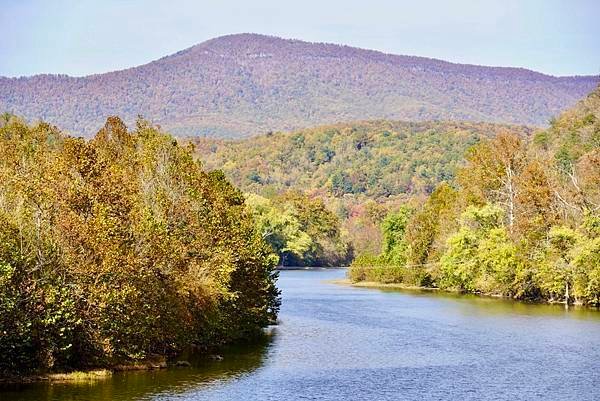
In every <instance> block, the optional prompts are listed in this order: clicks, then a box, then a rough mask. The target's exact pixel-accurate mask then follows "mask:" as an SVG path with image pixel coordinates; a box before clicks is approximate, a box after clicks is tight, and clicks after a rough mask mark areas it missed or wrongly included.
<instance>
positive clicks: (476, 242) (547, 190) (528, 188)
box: [349, 89, 600, 304]
mask: <svg viewBox="0 0 600 401" xmlns="http://www.w3.org/2000/svg"><path fill="white" fill-rule="evenodd" d="M381 231H382V236H383V241H382V247H381V252H380V253H367V252H365V253H363V254H361V255H359V257H357V258H356V259H355V260H354V262H353V264H352V267H351V269H350V271H349V275H350V278H351V279H352V280H354V281H363V280H368V281H377V282H390V283H402V284H405V285H414V286H428V287H439V288H443V289H455V290H460V291H465V292H474V293H487V294H500V295H505V296H511V297H515V298H532V299H544V300H549V301H559V302H567V303H570V302H574V303H581V304H598V303H599V302H600V89H598V90H596V91H594V92H593V93H591V94H590V95H589V96H588V97H587V98H586V99H584V100H583V101H581V102H580V103H579V104H578V105H577V106H576V107H574V108H573V109H571V110H568V111H566V112H565V113H563V114H562V115H561V116H559V118H557V119H554V120H552V121H551V126H550V128H549V129H547V130H544V131H540V132H538V133H536V134H535V135H534V136H533V137H532V138H531V139H529V138H527V137H522V136H519V135H516V134H514V133H510V132H504V133H500V134H499V135H497V136H496V137H494V138H492V139H485V140H483V141H481V142H480V143H478V144H476V145H474V146H473V147H471V148H470V149H469V150H468V151H467V152H466V155H465V165H464V166H463V167H461V168H459V169H458V171H457V175H456V179H455V180H453V181H452V182H451V183H442V184H440V185H439V186H438V187H437V188H436V189H435V190H434V191H433V193H432V194H431V195H430V196H429V197H428V198H427V200H426V201H425V202H424V203H423V204H422V205H420V206H417V207H411V206H402V207H400V208H397V209H396V210H394V211H393V212H392V213H389V214H388V215H387V216H386V217H385V218H384V219H383V221H382V223H381Z"/></svg>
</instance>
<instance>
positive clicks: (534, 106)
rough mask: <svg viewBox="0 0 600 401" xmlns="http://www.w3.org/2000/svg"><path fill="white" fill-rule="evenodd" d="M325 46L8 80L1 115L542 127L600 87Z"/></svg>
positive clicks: (246, 44)
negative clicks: (485, 123)
mask: <svg viewBox="0 0 600 401" xmlns="http://www.w3.org/2000/svg"><path fill="white" fill-rule="evenodd" d="M598 82H599V77H597V76H574V77H554V76H549V75H545V74H541V73H538V72H534V71H530V70H526V69H523V68H505V67H484V66H477V65H466V64H454V63H450V62H446V61H442V60H436V59H430V58H424V57H413V56H402V55H392V54H385V53H381V52H377V51H372V50H365V49H358V48H353V47H349V46H340V45H334V44H324V43H310V42H304V41H300V40H285V39H281V38H276V37H271V36H265V35H257V34H236V35H227V36H223V37H219V38H215V39H211V40H208V41H206V42H203V43H200V44H198V45H196V46H193V47H190V48H188V49H185V50H182V51H180V52H177V53H175V54H172V55H169V56H166V57H163V58H161V59H159V60H156V61H153V62H151V63H148V64H145V65H141V66H138V67H133V68H128V69H125V70H121V71H114V72H107V73H104V74H96V75H91V76H86V77H70V76H66V75H50V74H45V75H37V76H33V77H20V78H6V77H0V110H2V111H9V112H12V113H14V114H18V115H20V116H23V117H25V118H27V119H30V120H32V121H34V120H37V119H42V120H44V121H47V122H49V123H52V124H56V125H57V126H59V127H61V128H62V129H64V130H67V131H68V132H72V133H74V134H77V135H81V134H85V135H87V136H91V135H93V134H94V133H95V132H96V131H97V130H98V129H99V128H100V127H101V126H102V124H103V123H104V119H105V118H106V116H107V115H111V114H118V115H120V116H121V117H122V118H123V119H124V121H125V122H126V123H127V124H133V123H134V122H135V119H136V118H137V116H138V115H140V114H141V115H144V116H145V117H146V118H148V119H149V120H150V121H152V122H153V123H155V124H160V125H161V126H162V127H163V128H164V129H166V130H168V131H169V132H171V133H173V134H176V135H194V136H199V135H209V136H213V137H225V136H227V137H239V136H249V135H255V134H260V133H266V132H268V131H279V130H286V131H289V130H296V129H299V128H305V127H312V126H316V125H323V124H332V123H336V122H340V121H354V120H359V119H361V120H362V119H391V120H410V121H428V120H457V121H459V120H460V121H464V120H469V121H488V122H500V123H511V124H530V125H537V126H541V125H545V124H547V122H548V119H549V118H550V117H551V116H553V115H556V114H557V113H558V112H560V111H561V110H564V109H565V108H567V107H570V106H572V105H574V104H575V102H576V101H577V100H579V99H581V98H582V97H583V96H585V95H586V94H587V93H589V92H590V91H591V90H593V89H594V87H595V86H596V85H597V84H598Z"/></svg>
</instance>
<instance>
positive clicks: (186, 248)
mask: <svg viewBox="0 0 600 401" xmlns="http://www.w3.org/2000/svg"><path fill="white" fill-rule="evenodd" d="M275 262H276V260H275V258H274V257H273V255H272V250H271V249H270V247H269V246H268V244H267V243H266V242H265V241H263V239H262V237H261V233H259V232H258V231H257V229H256V228H255V223H254V220H253V218H252V216H251V215H250V214H249V212H248V209H247V207H246V205H245V200H244V196H243V193H242V192H240V191H239V190H238V189H236V188H235V187H233V186H232V185H231V184H230V183H229V182H228V181H227V180H226V179H225V177H224V176H223V174H222V173H220V172H213V173H207V172H205V171H204V170H202V169H201V167H200V165H199V164H198V163H197V162H195V161H194V159H193V157H192V154H191V152H190V149H186V148H183V147H180V146H179V145H178V144H177V142H176V141H175V140H174V139H173V138H172V137H171V136H169V135H167V134H164V133H162V132H161V131H160V130H158V129H156V128H154V127H152V126H151V125H149V124H148V123H146V122H144V121H142V120H139V121H138V123H137V125H136V128H135V129H134V130H132V131H128V130H127V129H126V127H125V125H124V124H123V123H122V121H121V120H119V119H118V118H115V117H111V118H109V119H108V121H107V122H106V124H105V126H104V127H103V128H102V129H101V130H100V131H99V132H98V133H97V135H96V136H95V137H94V138H93V139H92V140H90V141H86V140H84V139H81V138H74V137H70V136H67V135H64V134H62V133H61V132H60V131H58V130H57V129H56V128H53V127H51V126H50V125H48V124H45V123H40V124H36V125H33V126H28V125H26V124H25V123H24V122H22V121H21V120H20V119H18V118H16V117H14V116H11V115H8V114H5V115H3V116H2V118H1V119H0V355H1V358H0V376H2V375H4V374H16V373H39V372H45V371H49V370H50V371H51V370H71V369H76V368H79V369H85V368H89V367H94V366H108V367H111V366H113V365H114V364H116V363H125V364H127V363H132V362H136V361H140V360H144V359H145V358H147V357H149V356H154V355H162V356H168V355H171V354H173V353H176V352H179V351H182V350H183V349H184V348H186V347H189V346H191V345H196V346H199V347H206V346H215V345H219V344H222V343H224V342H227V341H231V340H235V339H239V338H246V337H249V336H253V335H254V334H256V333H257V332H258V331H259V330H260V329H261V328H262V327H264V326H266V325H267V324H270V323H272V322H273V321H274V319H275V317H276V314H277V311H278V306H279V298H278V291H277V289H276V288H275V282H274V281H275V278H276V276H275V273H274V272H273V267H274V265H275Z"/></svg>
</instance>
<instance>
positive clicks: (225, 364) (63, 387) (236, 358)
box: [0, 330, 275, 401]
mask: <svg viewBox="0 0 600 401" xmlns="http://www.w3.org/2000/svg"><path fill="white" fill-rule="evenodd" d="M274 336H275V330H271V331H270V332H269V333H267V334H265V336H264V337H262V338H260V339H258V340H256V341H253V342H252V343H240V344H236V345H232V346H229V347H227V348H225V349H223V350H222V351H220V352H219V354H220V355H222V356H223V360H222V361H215V360H212V359H208V358H206V357H202V356H193V355H192V356H189V357H186V360H188V361H189V362H190V363H191V365H192V366H191V367H173V368H169V369H161V370H155V371H132V372H119V373H115V374H114V375H113V376H112V377H111V378H109V379H106V380H98V381H84V382H71V383H35V384H27V385H20V386H11V387H8V386H5V387H4V388H2V389H1V390H0V400H32V401H33V400H47V401H54V400H61V401H71V400H72V401H76V400H77V401H79V400H91V401H94V400H132V399H136V400H149V399H157V398H163V397H165V396H168V397H174V396H176V395H178V394H182V393H185V392H186V391H189V390H190V389H192V388H193V389H198V388H202V387H205V386H211V385H216V384H219V385H222V384H224V383H227V382H228V381H230V380H236V379H239V378H240V377H242V376H244V375H247V374H249V373H250V372H252V371H254V370H256V369H258V368H259V367H260V366H261V365H262V364H263V363H264V360H265V357H266V355H267V352H268V350H269V347H270V346H271V344H272V342H273V337H274Z"/></svg>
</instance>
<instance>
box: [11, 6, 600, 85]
mask: <svg viewBox="0 0 600 401" xmlns="http://www.w3.org/2000/svg"><path fill="white" fill-rule="evenodd" d="M599 16H600V0H498V1H491V0H452V1H450V0H437V1H434V0H411V1H405V0H368V1H367V0H294V1H288V0H237V1H233V0H196V1H193V0H168V1H158V0H145V1H144V0H97V1H91V0H79V1H74V0H72V1H71V0H47V1H43V0H37V1H36V0H0V75H1V76H9V77H16V76H28V75H34V74H41V73H54V74H68V75H73V76H83V75H89V74H95V73H102V72H107V71H114V70H119V69H124V68H129V67H133V66H136V65H141V64H145V63H147V62H150V61H152V60H155V59H158V58H160V57H163V56H166V55H168V54H172V53H175V52H177V51H179V50H182V49H185V48H187V47H190V46H193V45H195V44H198V43H200V42H203V41H205V40H208V39H211V38H214V37H217V36H221V35H226V34H232V33H242V32H253V33H262V34H268V35H274V36H280V37H284V38H294V39H302V40H308V41H312V42H331V43H338V44H347V45H350V46H356V47H362V48H368V49H375V50H381V51H384V52H386V53H394V54H406V55H415V56H425V57H432V58H439V59H443V60H447V61H452V62H457V63H469V64H480V65H493V66H511V67H524V68H528V69H532V70H535V71H540V72H543V73H547V74H551V75H599V74H600V19H599V18H598V17H599Z"/></svg>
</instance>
